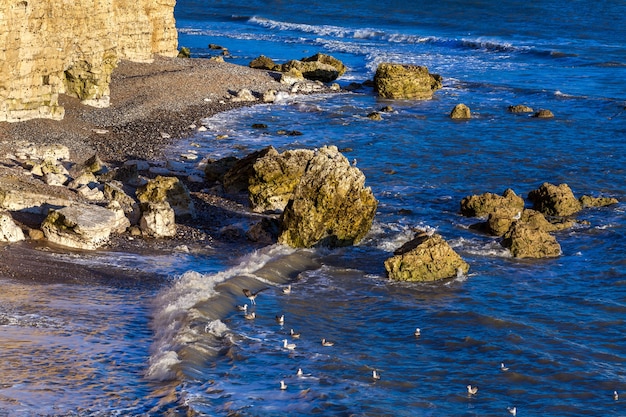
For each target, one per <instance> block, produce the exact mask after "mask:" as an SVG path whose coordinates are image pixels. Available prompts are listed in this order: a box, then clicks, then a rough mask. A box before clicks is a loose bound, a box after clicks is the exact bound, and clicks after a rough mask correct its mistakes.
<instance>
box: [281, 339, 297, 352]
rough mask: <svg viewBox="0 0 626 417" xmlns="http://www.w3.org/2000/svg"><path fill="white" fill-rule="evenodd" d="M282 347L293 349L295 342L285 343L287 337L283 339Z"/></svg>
mask: <svg viewBox="0 0 626 417" xmlns="http://www.w3.org/2000/svg"><path fill="white" fill-rule="evenodd" d="M283 348H285V349H288V350H294V349H295V348H296V344H295V343H287V339H284V340H283Z"/></svg>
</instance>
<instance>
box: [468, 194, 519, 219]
mask: <svg viewBox="0 0 626 417" xmlns="http://www.w3.org/2000/svg"><path fill="white" fill-rule="evenodd" d="M499 208H507V209H510V210H513V211H515V213H514V214H517V212H520V211H522V210H523V209H524V199H523V198H522V197H520V196H518V195H517V194H515V191H513V190H512V189H510V188H507V189H506V190H505V191H504V193H502V195H501V196H500V195H497V194H493V193H484V194H480V195H471V196H467V197H465V198H464V199H463V200H461V214H462V215H464V216H466V217H483V216H487V215H488V214H489V213H491V212H494V211H496V209H499Z"/></svg>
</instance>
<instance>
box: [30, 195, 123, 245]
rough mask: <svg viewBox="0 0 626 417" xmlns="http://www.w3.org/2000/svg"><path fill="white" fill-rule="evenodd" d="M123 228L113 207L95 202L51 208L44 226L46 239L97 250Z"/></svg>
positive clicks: (60, 243) (42, 226)
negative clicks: (120, 226)
mask: <svg viewBox="0 0 626 417" xmlns="http://www.w3.org/2000/svg"><path fill="white" fill-rule="evenodd" d="M118 228H119V219H118V218H117V216H116V215H115V213H113V212H112V211H111V210H108V209H106V208H104V207H100V206H96V205H91V204H89V205H88V204H75V205H72V206H69V207H63V208H61V209H59V210H53V209H51V210H50V211H49V213H48V216H47V217H46V218H45V220H44V221H43V223H42V225H41V230H42V231H43V233H44V235H45V236H46V239H48V240H49V241H50V242H53V243H56V244H58V245H62V246H67V247H70V248H76V249H86V250H95V249H97V248H99V247H100V246H102V245H104V244H105V243H107V242H108V240H109V237H110V236H111V233H113V232H115V231H116V230H117V229H118Z"/></svg>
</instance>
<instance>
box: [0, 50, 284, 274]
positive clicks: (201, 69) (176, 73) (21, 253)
mask: <svg viewBox="0 0 626 417" xmlns="http://www.w3.org/2000/svg"><path fill="white" fill-rule="evenodd" d="M277 78H279V75H278V76H277V75H276V74H274V73H272V72H271V71H266V70H258V69H252V68H248V67H244V66H240V65H235V64H230V63H224V62H217V61H213V60H209V59H202V58H191V59H183V58H164V57H157V58H155V60H154V62H153V63H147V64H146V63H133V62H130V61H122V62H120V63H119V66H118V67H117V68H116V69H115V70H114V71H113V75H112V79H111V85H110V90H111V99H110V106H109V107H107V108H94V107H89V106H86V105H83V104H81V103H80V102H79V100H78V99H76V98H72V97H68V96H65V95H61V96H60V97H59V103H60V104H61V105H63V106H64V107H65V117H64V119H62V120H49V119H34V120H28V121H24V122H17V123H8V122H0V177H3V176H7V175H12V174H15V173H18V172H22V173H23V172H24V171H23V168H22V167H20V166H19V165H17V163H16V162H15V161H14V160H12V159H11V155H12V154H13V153H15V152H16V150H17V149H19V148H21V147H24V146H26V145H29V144H32V145H52V144H60V145H64V146H67V147H68V148H69V150H70V159H71V160H72V161H73V162H76V163H81V162H83V161H85V160H87V159H88V158H90V157H92V156H93V155H97V156H98V157H99V158H100V159H101V160H102V161H104V162H105V163H106V164H107V165H109V166H120V165H122V164H123V163H124V162H125V161H128V160H134V159H140V160H151V161H159V162H164V161H165V160H166V156H165V154H164V151H165V149H166V148H167V147H169V146H171V145H173V144H175V143H176V142H177V141H180V140H181V139H183V138H185V137H188V136H190V135H192V134H194V133H195V132H196V130H195V129H194V128H193V126H194V125H196V124H197V125H198V126H199V125H200V124H199V122H200V120H201V119H203V118H206V117H210V116H213V115H215V114H218V113H221V112H225V111H229V110H233V109H236V108H241V107H246V106H252V105H255V104H259V103H261V102H260V101H256V102H245V101H244V102H238V101H231V99H232V98H233V97H234V95H235V94H236V93H237V91H239V90H241V89H249V90H250V91H252V92H253V93H255V94H262V93H264V92H266V91H268V90H276V91H283V92H289V91H290V88H291V86H290V85H287V84H281V83H280V82H279V81H278V80H277ZM42 184H43V183H42ZM187 185H188V188H189V190H190V192H191V195H192V198H193V200H194V203H195V204H196V207H197V211H198V217H197V218H196V219H194V220H187V221H181V222H179V221H178V220H177V223H176V225H177V234H176V236H175V237H172V238H165V239H163V238H162V239H153V238H143V237H138V238H132V237H131V236H130V235H129V234H128V232H126V233H124V234H121V235H112V236H111V239H110V242H109V243H108V244H107V245H105V246H104V247H102V248H100V249H98V251H116V252H125V253H132V254H137V255H140V254H141V253H152V254H154V253H163V254H168V253H170V254H171V253H174V252H175V251H177V250H180V248H181V247H182V248H183V250H184V251H186V250H189V252H192V253H193V252H202V251H207V250H214V245H216V246H221V245H222V244H223V245H230V246H232V245H235V244H238V245H242V244H245V246H246V247H247V248H254V247H255V246H258V245H259V244H258V243H255V242H252V241H249V240H247V238H246V237H245V235H243V234H242V233H238V232H237V231H228V230H225V232H224V233H222V230H223V229H224V228H227V226H228V225H230V224H233V223H236V222H238V221H241V220H246V219H247V220H250V219H252V218H254V219H260V218H261V215H259V214H257V213H253V212H251V211H250V210H248V209H247V208H246V207H245V206H244V205H241V204H239V203H238V202H236V201H235V200H232V199H229V198H224V197H222V196H220V195H215V194H209V193H205V192H204V191H203V187H204V186H205V185H206V184H204V183H201V184H190V183H187ZM18 224H20V225H21V226H22V227H23V226H25V223H24V222H21V221H18ZM0 252H2V253H3V255H2V258H3V262H2V263H1V264H0V277H5V278H12V279H22V280H27V281H34V282H56V283H61V282H67V281H72V280H71V279H69V278H68V275H73V274H75V273H78V274H80V275H81V276H85V277H87V276H90V277H92V279H93V280H94V281H97V282H99V281H101V280H102V281H106V282H117V281H120V282H122V281H124V278H123V277H118V279H112V278H113V277H114V276H119V275H123V276H126V277H128V276H129V275H132V276H133V277H137V276H140V277H144V278H148V279H149V277H150V276H152V277H154V274H146V273H144V272H142V271H139V270H136V271H127V270H125V269H124V268H122V267H120V268H116V269H115V271H114V272H112V271H111V270H110V267H106V266H103V267H100V266H98V265H89V266H85V265H76V264H73V263H71V262H67V261H64V260H63V259H60V258H59V257H58V256H54V253H57V254H58V253H72V254H75V253H80V251H78V250H74V249H71V248H64V247H60V246H56V245H52V244H49V243H48V242H46V241H33V240H31V239H27V240H26V241H25V242H20V243H17V244H2V245H0ZM42 264H46V265H51V266H50V267H49V268H46V270H45V271H42V268H41V265H42ZM149 280H150V279H149Z"/></svg>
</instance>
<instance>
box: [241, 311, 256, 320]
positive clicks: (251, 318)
mask: <svg viewBox="0 0 626 417" xmlns="http://www.w3.org/2000/svg"><path fill="white" fill-rule="evenodd" d="M243 318H244V319H246V320H254V319H256V313H255V312H254V311H253V312H252V313H248V314H245V315H244V316H243Z"/></svg>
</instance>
